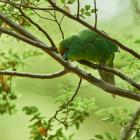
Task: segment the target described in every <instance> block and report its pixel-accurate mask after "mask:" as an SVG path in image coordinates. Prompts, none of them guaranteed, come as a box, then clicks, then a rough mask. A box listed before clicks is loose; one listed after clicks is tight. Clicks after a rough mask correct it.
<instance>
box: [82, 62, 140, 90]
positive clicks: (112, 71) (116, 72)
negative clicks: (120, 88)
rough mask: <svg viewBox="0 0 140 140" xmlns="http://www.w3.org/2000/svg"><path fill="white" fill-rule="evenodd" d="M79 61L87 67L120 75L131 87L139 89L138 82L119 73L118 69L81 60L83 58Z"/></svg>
mask: <svg viewBox="0 0 140 140" xmlns="http://www.w3.org/2000/svg"><path fill="white" fill-rule="evenodd" d="M79 63H81V64H83V65H86V66H88V67H91V68H93V69H102V70H105V71H107V72H111V73H113V74H115V75H117V76H118V77H120V78H121V79H123V80H125V81H126V82H127V83H129V84H130V85H132V86H133V87H135V88H137V89H139V90H140V84H138V83H137V82H135V81H134V80H133V79H131V78H129V77H128V76H126V75H125V74H123V73H121V72H120V71H118V70H116V69H113V68H110V67H107V66H103V65H98V64H94V63H91V62H87V61H83V60H82V61H79Z"/></svg>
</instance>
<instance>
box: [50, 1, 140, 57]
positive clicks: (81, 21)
mask: <svg viewBox="0 0 140 140" xmlns="http://www.w3.org/2000/svg"><path fill="white" fill-rule="evenodd" d="M48 2H49V3H50V4H51V5H52V7H54V8H55V9H56V10H57V11H59V12H61V13H63V14H64V15H66V16H67V17H68V18H70V19H72V20H75V21H77V22H79V23H80V24H82V25H84V26H85V27H87V28H89V29H91V30H93V31H95V32H96V33H98V34H99V35H101V36H103V37H104V38H106V39H109V40H110V41H112V42H113V43H115V44H116V45H118V46H119V47H120V48H121V49H123V50H125V51H127V52H129V53H130V54H132V55H133V56H134V57H136V58H138V59H140V54H138V53H137V52H135V51H134V50H132V49H130V48H128V47H126V46H125V45H123V44H122V43H120V42H119V41H117V40H116V39H113V38H111V37H110V36H108V35H107V34H105V33H103V32H101V31H100V30H98V29H96V28H95V27H93V26H91V25H90V24H88V23H87V22H85V21H84V20H82V19H80V18H79V19H78V18H77V17H75V16H73V15H71V14H70V13H68V12H66V11H65V10H64V9H62V8H60V7H58V6H57V5H56V4H55V3H53V1H52V0H48Z"/></svg>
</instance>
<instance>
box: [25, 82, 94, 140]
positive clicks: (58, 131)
mask: <svg viewBox="0 0 140 140" xmlns="http://www.w3.org/2000/svg"><path fill="white" fill-rule="evenodd" d="M59 87H60V89H59V93H60V95H59V96H58V98H57V100H56V103H58V104H60V107H59V109H60V108H62V109H61V111H60V110H59V109H58V110H57V112H58V114H56V113H55V115H54V116H52V117H51V118H50V119H48V117H43V116H42V115H41V113H40V112H39V110H38V108H37V107H35V106H30V107H28V106H25V107H23V111H24V112H25V114H26V115H28V116H31V119H30V123H32V124H31V125H30V126H29V128H30V129H31V130H30V134H31V137H30V138H31V139H33V140H45V139H46V138H47V139H48V140H55V139H59V140H61V139H62V140H73V136H74V134H71V135H69V136H68V137H66V136H65V133H64V130H68V129H69V128H71V127H76V129H79V128H80V125H81V124H82V123H83V122H84V121H85V120H86V118H87V117H89V115H90V112H91V110H93V109H96V105H95V99H94V98H93V99H90V100H89V99H86V98H80V97H76V99H75V100H72V101H71V102H70V104H68V105H66V106H64V104H67V102H68V101H69V100H71V98H72V96H73V94H74V88H75V85H73V84H72V83H70V84H68V85H60V86H59ZM56 125H57V127H56V128H55V126H56Z"/></svg>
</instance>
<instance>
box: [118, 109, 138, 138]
mask: <svg viewBox="0 0 140 140" xmlns="http://www.w3.org/2000/svg"><path fill="white" fill-rule="evenodd" d="M139 119H140V107H138V109H137V110H136V112H135V113H134V114H133V115H132V118H131V119H130V121H129V123H128V125H127V127H125V128H123V130H122V133H121V136H120V140H128V139H129V138H130V137H131V134H132V133H131V132H132V131H133V128H134V127H135V125H136V124H137V122H138V120H139Z"/></svg>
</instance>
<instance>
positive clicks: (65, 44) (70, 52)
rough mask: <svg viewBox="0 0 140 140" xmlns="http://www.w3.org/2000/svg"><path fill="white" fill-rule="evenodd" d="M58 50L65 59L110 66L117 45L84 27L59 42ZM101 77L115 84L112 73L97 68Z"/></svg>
mask: <svg viewBox="0 0 140 140" xmlns="http://www.w3.org/2000/svg"><path fill="white" fill-rule="evenodd" d="M58 51H59V53H60V55H61V56H62V57H63V59H65V60H71V61H81V60H84V61H88V62H91V63H96V64H99V66H100V65H104V66H108V67H110V68H113V67H114V58H115V53H116V52H118V51H119V50H118V46H117V45H116V44H115V43H113V42H112V41H110V40H109V39H106V38H105V37H103V36H102V35H99V34H98V33H96V32H95V31H93V30H90V29H84V30H82V31H80V32H79V33H78V34H76V35H71V36H70V37H67V38H65V39H63V40H62V41H61V42H60V43H59V47H58ZM98 73H99V75H100V77H101V79H102V80H103V81H104V82H106V83H108V84H111V85H115V77H114V74H113V73H110V72H107V71H103V70H102V69H98Z"/></svg>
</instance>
